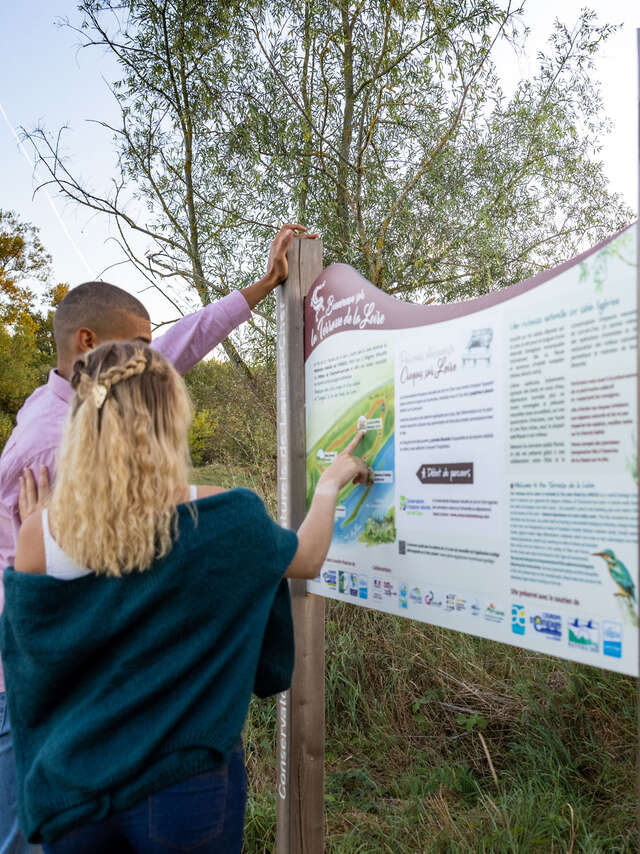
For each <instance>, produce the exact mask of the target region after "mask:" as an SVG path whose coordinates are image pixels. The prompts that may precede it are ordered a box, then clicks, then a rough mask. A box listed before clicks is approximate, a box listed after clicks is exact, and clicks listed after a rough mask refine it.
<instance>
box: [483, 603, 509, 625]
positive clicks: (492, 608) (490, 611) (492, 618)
mask: <svg viewBox="0 0 640 854" xmlns="http://www.w3.org/2000/svg"><path fill="white" fill-rule="evenodd" d="M484 619H485V620H487V622H489V623H501V622H503V620H504V611H503V610H502V609H501V608H499V607H498V606H497V605H496V604H495V603H494V602H489V604H488V605H487V607H486V609H485V612H484Z"/></svg>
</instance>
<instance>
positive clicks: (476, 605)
mask: <svg viewBox="0 0 640 854" xmlns="http://www.w3.org/2000/svg"><path fill="white" fill-rule="evenodd" d="M470 611H471V616H472V617H479V616H480V612H481V611H482V608H481V607H480V602H478V600H477V599H474V600H473V601H472V603H471V607H470Z"/></svg>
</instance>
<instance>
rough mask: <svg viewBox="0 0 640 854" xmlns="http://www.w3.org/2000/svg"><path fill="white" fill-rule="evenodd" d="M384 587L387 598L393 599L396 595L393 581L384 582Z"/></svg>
mask: <svg viewBox="0 0 640 854" xmlns="http://www.w3.org/2000/svg"><path fill="white" fill-rule="evenodd" d="M382 587H383V589H384V595H385V596H386V597H387V599H391V598H392V597H393V596H395V595H396V586H395V584H394V583H393V581H383V582H382Z"/></svg>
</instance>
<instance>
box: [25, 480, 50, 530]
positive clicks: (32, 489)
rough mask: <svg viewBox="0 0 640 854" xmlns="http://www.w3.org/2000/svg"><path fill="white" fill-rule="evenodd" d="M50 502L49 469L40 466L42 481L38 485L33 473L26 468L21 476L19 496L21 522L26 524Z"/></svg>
mask: <svg viewBox="0 0 640 854" xmlns="http://www.w3.org/2000/svg"><path fill="white" fill-rule="evenodd" d="M48 500H49V469H48V468H47V467H46V466H40V479H39V481H38V483H36V479H35V478H34V476H33V472H32V471H31V469H30V468H26V469H25V470H24V472H23V473H22V474H21V475H20V493H19V495H18V512H19V514H20V522H21V523H22V522H24V520H25V519H27V518H28V517H29V516H31V515H32V514H33V513H36V512H37V511H38V510H42V509H43V508H44V507H45V505H46V503H47V501H48Z"/></svg>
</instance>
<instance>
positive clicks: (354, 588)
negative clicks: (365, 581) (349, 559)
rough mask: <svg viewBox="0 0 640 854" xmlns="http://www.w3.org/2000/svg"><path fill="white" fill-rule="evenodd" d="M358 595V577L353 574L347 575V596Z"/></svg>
mask: <svg viewBox="0 0 640 854" xmlns="http://www.w3.org/2000/svg"><path fill="white" fill-rule="evenodd" d="M357 595H358V576H357V575H356V574H355V572H351V573H349V596H357Z"/></svg>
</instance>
